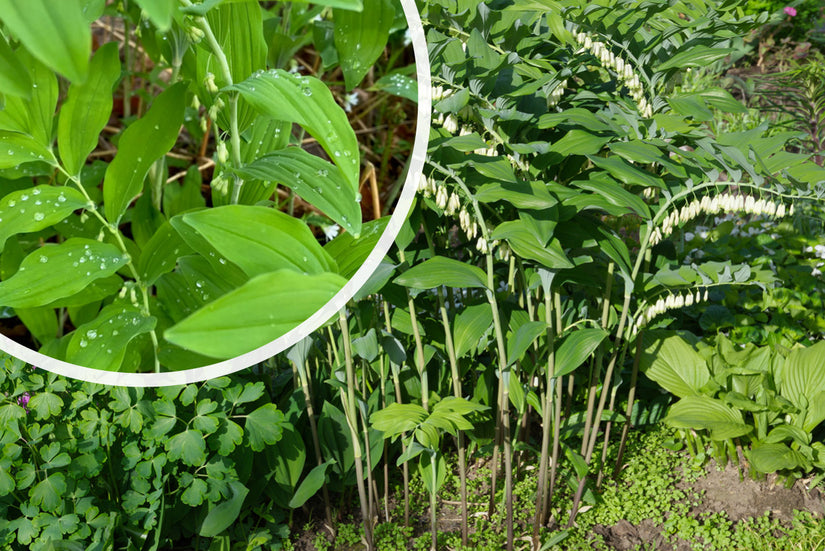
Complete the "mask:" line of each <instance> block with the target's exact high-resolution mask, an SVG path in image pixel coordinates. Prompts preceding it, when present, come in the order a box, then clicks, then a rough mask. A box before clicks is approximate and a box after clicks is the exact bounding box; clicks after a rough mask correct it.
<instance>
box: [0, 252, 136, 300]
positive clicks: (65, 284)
mask: <svg viewBox="0 0 825 551" xmlns="http://www.w3.org/2000/svg"><path fill="white" fill-rule="evenodd" d="M128 260H129V258H128V257H127V256H125V255H123V254H122V253H121V252H120V250H118V248H117V247H115V246H114V245H110V244H108V243H101V242H99V241H95V240H93V239H84V238H81V237H73V238H71V239H67V240H66V241H64V242H63V243H60V244H59V245H57V244H46V245H44V246H42V247H40V248H39V249H36V250H35V251H34V252H32V253H31V254H29V255H28V256H27V257H26V258H24V259H23V262H22V263H21V264H20V269H19V270H18V271H17V273H15V274H14V275H13V276H12V277H10V278H9V279H7V280H6V281H3V282H0V304H2V305H4V306H11V307H12V308H32V307H35V306H43V305H45V304H49V303H51V302H53V301H56V300H58V299H61V298H63V297H69V296H71V295H74V294H75V293H78V292H80V291H82V290H83V289H84V288H85V287H86V286H87V285H89V284H90V283H91V282H93V281H95V280H97V279H101V278H104V277H108V276H110V275H112V274H114V273H115V272H117V271H118V270H119V269H120V268H121V267H122V266H124V265H126V263H127V262H128Z"/></svg>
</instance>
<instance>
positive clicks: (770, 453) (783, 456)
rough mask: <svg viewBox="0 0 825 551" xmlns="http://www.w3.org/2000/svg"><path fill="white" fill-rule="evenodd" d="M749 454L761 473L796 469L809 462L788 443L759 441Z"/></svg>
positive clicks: (753, 465)
mask: <svg viewBox="0 0 825 551" xmlns="http://www.w3.org/2000/svg"><path fill="white" fill-rule="evenodd" d="M747 454H748V459H749V460H750V463H751V466H752V467H753V468H754V469H756V470H757V471H759V472H760V473H774V472H776V471H781V470H784V469H796V468H797V467H801V466H804V465H805V464H806V463H807V461H806V460H805V456H804V455H802V454H801V453H799V452H798V451H795V450H792V449H791V448H790V447H788V446H787V444H762V443H758V442H757V443H755V444H754V445H753V447H752V448H751V449H750V451H749V452H747Z"/></svg>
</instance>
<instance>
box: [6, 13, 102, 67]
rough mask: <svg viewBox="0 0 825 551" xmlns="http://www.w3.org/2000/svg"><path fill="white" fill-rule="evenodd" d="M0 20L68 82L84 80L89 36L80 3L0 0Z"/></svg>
mask: <svg viewBox="0 0 825 551" xmlns="http://www.w3.org/2000/svg"><path fill="white" fill-rule="evenodd" d="M0 19H2V20H3V22H4V23H5V24H6V26H7V27H8V29H9V30H10V31H11V32H12V34H14V36H16V37H17V38H18V39H19V40H20V42H21V43H22V44H23V45H24V46H25V47H26V49H27V50H28V51H30V52H31V53H32V54H33V55H34V57H36V58H37V59H39V60H40V61H41V62H43V63H44V64H46V65H47V66H49V67H50V68H52V69H54V70H55V71H57V72H58V73H60V74H62V75H63V76H65V77H66V78H68V79H69V80H70V81H71V82H82V81H83V80H85V79H86V74H87V73H88V70H89V55H90V54H91V49H92V33H91V29H90V28H89V24H88V23H86V20H85V18H84V17H83V7H82V3H81V2H80V0H61V1H60V2H54V1H52V0H27V1H26V2H19V1H17V0H0Z"/></svg>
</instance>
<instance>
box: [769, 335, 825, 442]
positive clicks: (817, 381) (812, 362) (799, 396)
mask: <svg viewBox="0 0 825 551" xmlns="http://www.w3.org/2000/svg"><path fill="white" fill-rule="evenodd" d="M779 390H780V394H781V395H782V396H784V397H785V398H787V399H788V400H790V401H791V402H793V404H794V405H795V406H797V407H799V408H803V406H807V407H806V408H805V409H806V410H807V412H806V414H805V417H804V419H802V428H803V429H804V430H805V431H807V432H810V431H812V430H813V429H814V428H815V427H816V426H817V425H818V424H819V423H821V422H822V421H823V420H825V400H823V397H825V341H820V342H818V343H816V344H815V345H813V346H810V347H808V348H794V349H793V350H791V352H790V354H788V357H787V358H786V359H785V365H784V367H783V369H782V385H781V387H780V389H779Z"/></svg>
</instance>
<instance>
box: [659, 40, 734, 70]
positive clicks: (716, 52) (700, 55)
mask: <svg viewBox="0 0 825 551" xmlns="http://www.w3.org/2000/svg"><path fill="white" fill-rule="evenodd" d="M734 51H735V50H733V49H732V48H711V47H709V46H705V45H703V44H698V45H696V46H690V47H688V48H687V49H685V50H683V51H681V52H678V53H677V54H675V55H673V56H671V57H670V58H668V60H667V61H665V62H664V63H662V64H660V65H659V66H658V67H656V70H657V71H666V70H668V69H673V68H679V69H684V68H686V67H707V66H708V65H711V64H712V63H714V62H716V61H719V60H720V59H724V58H725V57H727V56H728V54H730V53H732V52H734Z"/></svg>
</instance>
